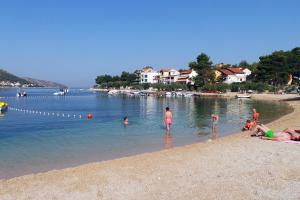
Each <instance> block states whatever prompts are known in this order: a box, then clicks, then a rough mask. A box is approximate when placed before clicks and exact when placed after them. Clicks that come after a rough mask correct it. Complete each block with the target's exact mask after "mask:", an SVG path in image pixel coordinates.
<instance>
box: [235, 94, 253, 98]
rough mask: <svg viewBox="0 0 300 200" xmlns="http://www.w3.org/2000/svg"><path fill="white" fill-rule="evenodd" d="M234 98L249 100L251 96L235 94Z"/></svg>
mask: <svg viewBox="0 0 300 200" xmlns="http://www.w3.org/2000/svg"><path fill="white" fill-rule="evenodd" d="M235 97H236V98H243V99H249V98H251V95H247V94H237V95H236V96H235Z"/></svg>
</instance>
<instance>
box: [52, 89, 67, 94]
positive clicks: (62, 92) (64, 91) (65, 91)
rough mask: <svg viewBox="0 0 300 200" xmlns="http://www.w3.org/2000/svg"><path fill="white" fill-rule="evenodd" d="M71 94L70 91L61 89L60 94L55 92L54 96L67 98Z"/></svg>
mask: <svg viewBox="0 0 300 200" xmlns="http://www.w3.org/2000/svg"><path fill="white" fill-rule="evenodd" d="M68 92H69V89H63V88H61V89H59V92H54V93H53V95H55V96H65V95H66V94H67V93H68Z"/></svg>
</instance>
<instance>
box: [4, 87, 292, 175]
mask: <svg viewBox="0 0 300 200" xmlns="http://www.w3.org/2000/svg"><path fill="white" fill-rule="evenodd" d="M54 91H56V90H51V89H43V90H41V89H32V90H26V92H27V94H28V97H27V98H19V99H18V98H16V97H15V92H16V91H15V90H14V89H6V90H1V89H0V96H3V97H5V98H4V101H7V102H8V103H9V105H10V106H12V107H15V108H20V109H28V110H37V111H42V113H43V112H45V113H48V112H49V113H55V114H57V113H59V114H60V115H59V117H57V115H53V116H52V115H51V116H48V115H40V114H32V113H24V112H18V111H11V110H9V111H8V112H7V113H5V116H4V117H0V125H1V129H0V161H1V162H0V178H2V177H13V176H18V175H22V174H27V173H32V172H38V171H46V170H49V169H54V168H63V167H70V166H76V165H79V164H83V163H87V162H92V161H100V160H107V159H112V158H118V157H121V156H127V155H133V154H137V153H142V152H149V151H155V150H160V149H163V148H171V147H174V146H180V145H186V144H191V143H195V142H199V141H203V140H207V139H209V138H211V137H212V136H213V135H212V121H211V114H212V113H214V114H217V115H219V121H218V125H217V132H218V134H217V135H218V137H222V136H225V135H228V134H230V133H234V132H238V131H239V130H240V129H241V127H242V126H243V125H244V122H245V121H246V120H247V119H249V118H251V110H252V108H253V107H255V108H256V109H257V110H258V112H260V114H261V115H260V116H261V118H260V120H261V121H262V122H263V123H265V122H267V121H270V120H273V119H274V118H276V117H278V116H279V115H281V114H282V113H287V112H288V111H289V107H288V106H286V104H282V103H275V104H274V103H270V102H259V101H253V100H246V99H244V100H239V99H228V98H222V99H220V98H216V97H210V98H157V97H127V96H109V95H107V94H105V93H96V94H94V93H92V92H89V91H81V90H70V92H69V94H68V95H69V96H65V97H57V96H53V95H52V94H53V92H54ZM167 106H168V107H170V108H171V111H172V113H173V125H172V127H171V132H170V133H166V131H165V125H164V120H163V118H164V117H163V115H164V110H165V107H167ZM62 113H64V116H68V114H71V116H73V114H76V115H79V114H82V115H83V116H85V115H86V114H87V113H92V114H93V119H92V120H87V119H86V118H85V117H84V118H83V119H78V118H76V119H75V118H68V117H62ZM124 116H128V119H129V125H128V126H127V127H126V128H124V125H123V118H124ZM213 137H216V135H215V136H213Z"/></svg>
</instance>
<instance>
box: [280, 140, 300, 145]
mask: <svg viewBox="0 0 300 200" xmlns="http://www.w3.org/2000/svg"><path fill="white" fill-rule="evenodd" d="M281 142H285V143H291V144H300V141H294V140H286V141H281Z"/></svg>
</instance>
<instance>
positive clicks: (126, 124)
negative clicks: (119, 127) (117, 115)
mask: <svg viewBox="0 0 300 200" xmlns="http://www.w3.org/2000/svg"><path fill="white" fill-rule="evenodd" d="M123 124H124V126H128V117H127V116H125V117H124V119H123Z"/></svg>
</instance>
